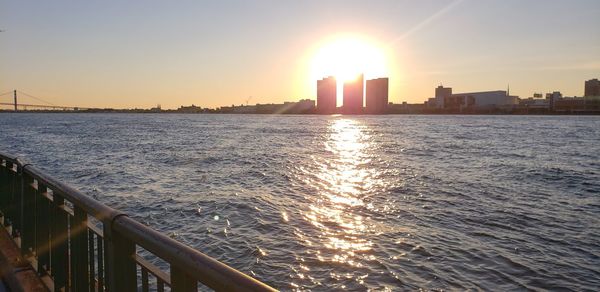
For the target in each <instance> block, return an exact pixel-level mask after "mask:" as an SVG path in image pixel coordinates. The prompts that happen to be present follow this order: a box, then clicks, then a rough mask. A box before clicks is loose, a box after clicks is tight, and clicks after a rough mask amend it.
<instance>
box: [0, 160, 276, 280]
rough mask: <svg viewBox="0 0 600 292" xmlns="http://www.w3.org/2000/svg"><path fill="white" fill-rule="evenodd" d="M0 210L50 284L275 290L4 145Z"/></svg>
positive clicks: (26, 255)
mask: <svg viewBox="0 0 600 292" xmlns="http://www.w3.org/2000/svg"><path fill="white" fill-rule="evenodd" d="M0 211H1V212H2V214H0V216H1V217H0V223H3V225H4V227H5V228H6V229H7V230H8V231H9V233H10V234H11V235H12V236H13V239H14V240H15V242H16V243H17V245H19V246H20V248H21V252H22V253H23V255H24V257H25V258H27V259H28V260H29V262H30V263H31V265H32V266H33V268H34V269H35V270H36V271H37V272H38V274H39V275H40V277H42V280H43V281H44V283H46V285H47V286H48V288H49V289H50V290H53V291H77V292H78V291H138V290H141V291H150V290H153V291H164V290H165V289H167V290H168V289H170V290H171V291H197V290H198V288H199V285H200V287H202V286H206V287H209V288H211V289H214V290H226V291H273V290H274V289H273V288H271V287H269V286H267V285H266V284H264V283H262V282H260V281H257V280H255V279H253V278H251V277H249V276H247V275H245V274H243V273H241V272H239V271H237V270H235V269H233V268H231V267H229V266H227V265H225V264H223V263H221V262H219V261H217V260H215V259H213V258H211V257H209V256H207V255H205V254H203V253H201V252H199V251H197V250H195V249H192V248H190V247H188V246H186V245H184V244H182V243H180V242H178V241H175V240H173V239H171V238H170V237H168V236H165V235H163V234H161V233H159V232H157V231H155V230H153V229H151V228H149V227H147V226H145V225H143V224H141V223H139V222H137V221H135V220H133V219H131V218H129V217H128V216H127V215H126V214H124V213H123V212H120V211H118V210H115V209H112V208H110V207H108V206H106V205H104V204H102V203H100V202H98V201H96V200H94V199H93V198H91V197H88V196H86V195H84V194H82V193H81V192H79V191H78V190H75V189H73V188H71V187H69V186H67V185H65V184H63V183H61V182H59V181H57V180H55V179H53V178H52V177H50V176H48V175H46V174H44V173H43V172H42V171H40V170H39V169H37V168H35V167H34V166H33V165H31V164H28V163H25V162H23V161H22V160H20V159H19V158H17V157H15V156H11V155H8V154H4V153H0ZM140 248H142V249H144V250H146V251H147V252H149V253H151V254H153V255H154V256H156V257H157V258H159V259H161V260H163V261H164V262H166V263H168V266H169V270H170V273H167V272H165V271H163V270H161V269H160V268H159V267H157V266H155V265H154V264H152V263H151V262H150V261H148V260H146V259H145V258H144V257H142V256H140V254H138V252H137V250H139V249H140Z"/></svg>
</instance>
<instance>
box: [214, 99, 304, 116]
mask: <svg viewBox="0 0 600 292" xmlns="http://www.w3.org/2000/svg"><path fill="white" fill-rule="evenodd" d="M218 112H220V113H231V114H312V113H314V112H315V101H314V100H310V99H301V100H300V101H296V102H290V101H286V102H284V103H283V104H281V103H278V104H277V103H269V104H256V105H240V106H234V105H232V106H227V107H221V108H219V109H218Z"/></svg>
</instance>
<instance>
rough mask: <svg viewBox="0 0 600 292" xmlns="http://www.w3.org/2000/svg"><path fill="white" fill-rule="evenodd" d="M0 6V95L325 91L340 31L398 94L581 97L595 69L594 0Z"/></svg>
mask: <svg viewBox="0 0 600 292" xmlns="http://www.w3.org/2000/svg"><path fill="white" fill-rule="evenodd" d="M0 8H1V9H0V30H2V32H0V92H5V91H10V90H13V89H18V90H22V91H25V92H28V93H31V94H33V95H36V96H40V97H44V98H46V99H49V100H51V101H52V102H53V103H56V104H60V105H71V106H81V107H115V108H134V107H140V108H150V107H153V106H156V105H157V104H161V105H162V107H163V108H178V107H179V106H180V105H190V104H196V105H200V106H203V107H211V108H214V107H219V106H225V105H231V104H236V105H239V104H245V103H247V102H248V101H250V102H251V103H263V104H264V103H281V102H283V101H294V100H300V99H312V100H317V96H316V94H317V88H316V86H317V80H318V79H321V78H323V77H326V76H325V75H321V76H315V73H314V72H313V71H314V68H312V67H311V66H313V63H314V60H315V59H316V58H317V56H318V52H320V51H322V48H323V47H326V46H328V45H329V44H330V43H331V41H332V40H335V39H336V38H340V37H346V38H349V39H360V40H364V43H365V44H368V45H369V46H370V47H373V48H376V49H377V51H378V52H380V54H379V55H377V56H376V58H377V60H375V59H368V58H367V59H365V60H353V61H361V62H362V63H360V62H357V66H358V65H364V63H369V62H371V63H370V64H367V65H369V66H372V67H375V68H374V69H373V70H372V72H371V73H369V72H364V73H366V74H365V80H367V79H375V78H378V77H389V85H388V86H389V101H390V102H394V103H401V102H403V101H407V102H409V103H422V102H424V101H426V100H427V99H428V98H431V97H433V96H434V94H433V90H432V88H435V87H436V86H438V85H439V84H440V83H441V84H444V85H449V86H451V87H454V88H460V89H461V91H464V92H476V91H483V90H488V89H500V88H506V87H507V86H508V85H510V91H511V95H518V96H521V97H522V98H523V97H529V96H532V95H533V93H534V92H540V93H547V92H553V91H560V92H562V94H563V95H565V96H582V95H583V94H584V91H583V89H584V86H583V81H584V80H591V79H593V78H598V76H599V75H600V35H599V34H598V33H597V30H598V27H600V18H598V15H600V2H599V1H594V0H577V1H558V0H555V1H516V0H508V1H491V0H483V1H473V0H455V1H433V0H429V1H427V0H426V1H372V2H371V1H370V2H359V1H328V2H322V1H303V2H287V1H276V2H271V1H265V2H257V3H251V2H247V1H234V2H228V3H221V2H216V3H204V2H193V1H183V2H177V3H170V2H163V1H144V2H141V1H131V2H125V3H107V2H100V1H86V2H85V3H83V2H81V3H80V2H71V1H52V2H39V3H26V2H11V1H5V0H0ZM349 44H350V45H351V46H354V45H352V43H349ZM370 47H369V48H366V49H370ZM337 50H339V53H340V54H343V53H344V52H345V50H341V49H337ZM335 53H336V51H334V52H333V54H334V55H335ZM350 56H351V55H350ZM369 56H372V55H369ZM346 57H347V58H349V57H348V56H346ZM373 58H375V57H373ZM342 61H343V59H342ZM320 62H323V61H322V60H321V61H320ZM344 70H347V71H351V70H357V69H356V68H344ZM358 70H360V69H358ZM334 73H335V74H349V73H356V72H341V73H339V72H334ZM369 74H372V75H369ZM373 74H374V75H373ZM336 77H338V78H340V76H336ZM339 89H340V88H339V87H338V97H341V92H339ZM2 98H4V97H2ZM0 102H10V100H9V99H7V100H4V99H2V100H0ZM338 106H341V101H340V100H339V99H338Z"/></svg>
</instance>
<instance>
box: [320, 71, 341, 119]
mask: <svg viewBox="0 0 600 292" xmlns="http://www.w3.org/2000/svg"><path fill="white" fill-rule="evenodd" d="M336 101H337V82H336V80H335V77H333V76H329V77H327V78H323V79H321V80H317V112H318V113H320V114H333V113H335V110H336V107H337V104H336Z"/></svg>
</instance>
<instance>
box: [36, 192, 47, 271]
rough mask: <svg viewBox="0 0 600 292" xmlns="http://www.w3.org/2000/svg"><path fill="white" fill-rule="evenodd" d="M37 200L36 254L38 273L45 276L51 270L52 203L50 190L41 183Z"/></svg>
mask: <svg viewBox="0 0 600 292" xmlns="http://www.w3.org/2000/svg"><path fill="white" fill-rule="evenodd" d="M36 198H37V202H36V209H37V210H36V213H37V215H36V217H35V218H36V222H35V226H36V236H35V238H36V240H35V243H36V248H35V252H36V254H37V256H38V273H39V274H40V275H42V276H43V275H45V274H46V272H48V270H49V269H50V201H49V200H48V189H47V188H46V186H44V185H41V184H40V182H39V181H38V194H37V196H36Z"/></svg>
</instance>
